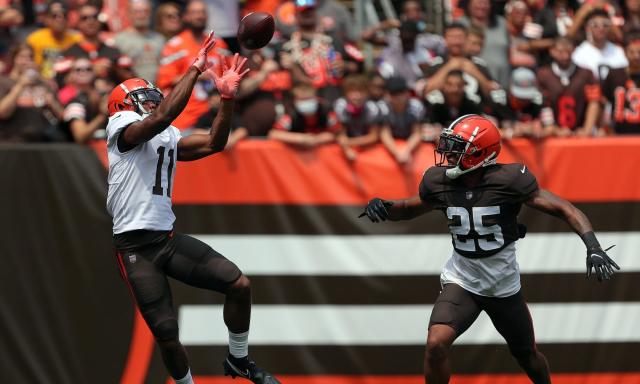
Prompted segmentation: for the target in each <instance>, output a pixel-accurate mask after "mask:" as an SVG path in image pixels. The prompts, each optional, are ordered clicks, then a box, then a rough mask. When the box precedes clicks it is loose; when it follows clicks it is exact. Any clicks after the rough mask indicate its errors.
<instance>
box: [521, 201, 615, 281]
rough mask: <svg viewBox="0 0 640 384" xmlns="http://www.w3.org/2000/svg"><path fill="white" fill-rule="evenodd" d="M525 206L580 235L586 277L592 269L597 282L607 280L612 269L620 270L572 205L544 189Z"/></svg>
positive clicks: (585, 219)
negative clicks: (556, 218)
mask: <svg viewBox="0 0 640 384" xmlns="http://www.w3.org/2000/svg"><path fill="white" fill-rule="evenodd" d="M525 204H527V205H528V206H530V207H531V208H535V209H537V210H539V211H542V212H545V213H548V214H550V215H553V216H556V217H559V218H561V219H562V220H564V221H565V222H567V224H569V226H570V227H571V229H573V231H574V232H576V233H577V234H578V235H580V238H581V239H582V241H583V242H584V245H585V246H586V247H587V277H589V276H591V271H592V269H593V270H595V272H596V277H597V278H598V281H602V280H603V279H604V280H608V279H610V278H611V277H613V268H616V269H618V270H619V269H620V267H619V266H618V264H616V263H615V261H613V259H611V258H610V257H609V255H607V253H606V250H602V247H601V246H600V243H599V242H598V239H596V235H595V234H594V233H593V227H592V226H591V222H590V221H589V219H588V218H587V216H586V215H585V214H584V213H583V212H582V211H581V210H579V209H578V208H576V207H575V206H574V205H573V204H571V203H570V202H568V201H567V200H565V199H563V198H561V197H558V196H556V195H554V194H553V193H551V192H549V191H547V190H544V189H539V190H538V191H536V192H534V193H533V195H532V196H531V198H530V199H529V200H527V201H526V202H525ZM609 249H611V247H609V248H607V250H609Z"/></svg>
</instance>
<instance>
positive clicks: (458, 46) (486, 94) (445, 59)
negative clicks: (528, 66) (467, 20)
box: [416, 23, 506, 106]
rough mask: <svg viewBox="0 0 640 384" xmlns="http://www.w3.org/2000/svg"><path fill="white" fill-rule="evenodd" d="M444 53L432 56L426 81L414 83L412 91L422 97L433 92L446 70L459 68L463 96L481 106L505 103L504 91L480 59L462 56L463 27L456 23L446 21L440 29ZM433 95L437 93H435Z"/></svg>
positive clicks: (437, 88)
mask: <svg viewBox="0 0 640 384" xmlns="http://www.w3.org/2000/svg"><path fill="white" fill-rule="evenodd" d="M444 40H445V43H446V45H447V54H446V55H444V56H439V57H436V58H435V59H434V60H433V61H432V62H431V65H430V66H429V68H428V69H427V71H426V77H427V80H426V81H420V82H418V83H417V84H416V91H417V93H418V94H419V95H422V96H423V97H425V98H428V97H429V94H430V93H431V92H434V91H441V90H442V88H443V86H444V82H445V78H446V77H447V75H448V74H449V72H451V71H453V70H460V71H462V73H463V76H464V84H465V93H466V98H467V99H469V100H471V101H473V102H474V103H476V104H480V105H482V106H490V105H493V104H505V103H506V92H505V91H504V89H502V88H501V87H500V84H498V83H497V82H495V81H493V78H492V77H491V74H490V73H489V69H488V68H487V65H486V63H485V61H484V60H482V59H480V58H478V57H475V56H470V57H468V56H466V55H465V46H466V40H467V27H465V26H464V25H463V24H460V23H453V24H449V25H447V26H446V27H445V30H444ZM436 97H437V95H436Z"/></svg>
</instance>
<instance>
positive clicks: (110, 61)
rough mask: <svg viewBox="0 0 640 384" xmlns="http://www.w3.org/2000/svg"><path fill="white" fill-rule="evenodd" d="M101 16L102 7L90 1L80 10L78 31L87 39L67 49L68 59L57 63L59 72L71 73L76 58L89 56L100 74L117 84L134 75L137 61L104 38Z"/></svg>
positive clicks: (95, 70)
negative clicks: (132, 67) (101, 34)
mask: <svg viewBox="0 0 640 384" xmlns="http://www.w3.org/2000/svg"><path fill="white" fill-rule="evenodd" d="M99 15H100V9H99V8H98V7H97V6H95V5H93V4H90V3H87V4H85V5H82V6H81V7H80V8H79V9H78V30H79V31H80V33H82V38H83V40H82V41H80V42H78V43H75V44H73V45H72V46H71V47H69V49H67V50H66V51H64V53H63V57H64V59H62V60H60V61H59V62H58V63H56V66H55V68H56V71H57V72H59V73H67V71H69V69H70V66H71V64H72V63H73V61H74V60H76V59H78V58H86V59H89V60H90V61H91V63H92V65H93V68H94V72H95V74H96V76H97V77H102V78H109V79H110V80H112V81H113V82H114V83H116V84H117V83H120V82H122V81H125V80H127V79H130V78H132V77H134V74H133V72H132V71H131V66H132V65H133V62H132V61H131V58H130V57H128V56H126V55H124V54H122V53H121V52H120V50H118V49H117V48H115V47H111V46H109V45H107V44H106V43H105V42H104V41H102V39H101V38H100V31H101V30H102V23H101V22H100V20H99V18H98V16H99Z"/></svg>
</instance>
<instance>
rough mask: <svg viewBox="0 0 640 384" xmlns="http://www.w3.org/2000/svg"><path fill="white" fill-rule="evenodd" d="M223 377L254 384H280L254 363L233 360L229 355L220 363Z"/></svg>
mask: <svg viewBox="0 0 640 384" xmlns="http://www.w3.org/2000/svg"><path fill="white" fill-rule="evenodd" d="M222 367H223V368H224V375H225V376H231V377H232V378H233V379H235V378H236V377H242V378H243V379H247V380H250V381H252V382H254V383H256V384H280V381H278V379H276V377H275V376H273V375H272V374H271V373H269V372H267V371H265V370H263V369H261V368H259V367H258V366H257V365H256V363H255V361H253V360H251V359H249V357H245V358H243V359H238V358H235V357H233V356H231V355H229V356H227V358H226V359H225V361H224V362H223V363H222Z"/></svg>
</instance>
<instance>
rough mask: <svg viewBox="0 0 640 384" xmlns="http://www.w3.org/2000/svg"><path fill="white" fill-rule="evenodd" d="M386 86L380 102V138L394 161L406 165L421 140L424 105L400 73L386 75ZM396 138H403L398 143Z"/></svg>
mask: <svg viewBox="0 0 640 384" xmlns="http://www.w3.org/2000/svg"><path fill="white" fill-rule="evenodd" d="M386 88H387V92H388V101H387V103H386V105H385V106H384V108H386V113H384V114H383V116H384V117H383V119H382V129H381V130H380V140H381V141H382V143H383V144H384V146H385V147H386V148H387V150H388V151H389V153H390V154H391V156H393V157H394V159H395V160H396V161H397V162H398V164H401V165H408V164H410V163H411V158H412V154H413V152H414V151H415V150H416V148H418V145H419V144H420V141H421V135H422V134H421V132H420V129H421V126H422V123H423V121H424V117H425V110H424V105H423V104H422V102H421V101H420V100H418V99H416V98H414V97H411V92H410V90H409V86H408V85H407V80H405V79H404V78H403V77H391V78H389V79H387V82H386ZM396 140H404V141H405V145H404V146H402V147H398V146H397V145H396Z"/></svg>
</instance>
